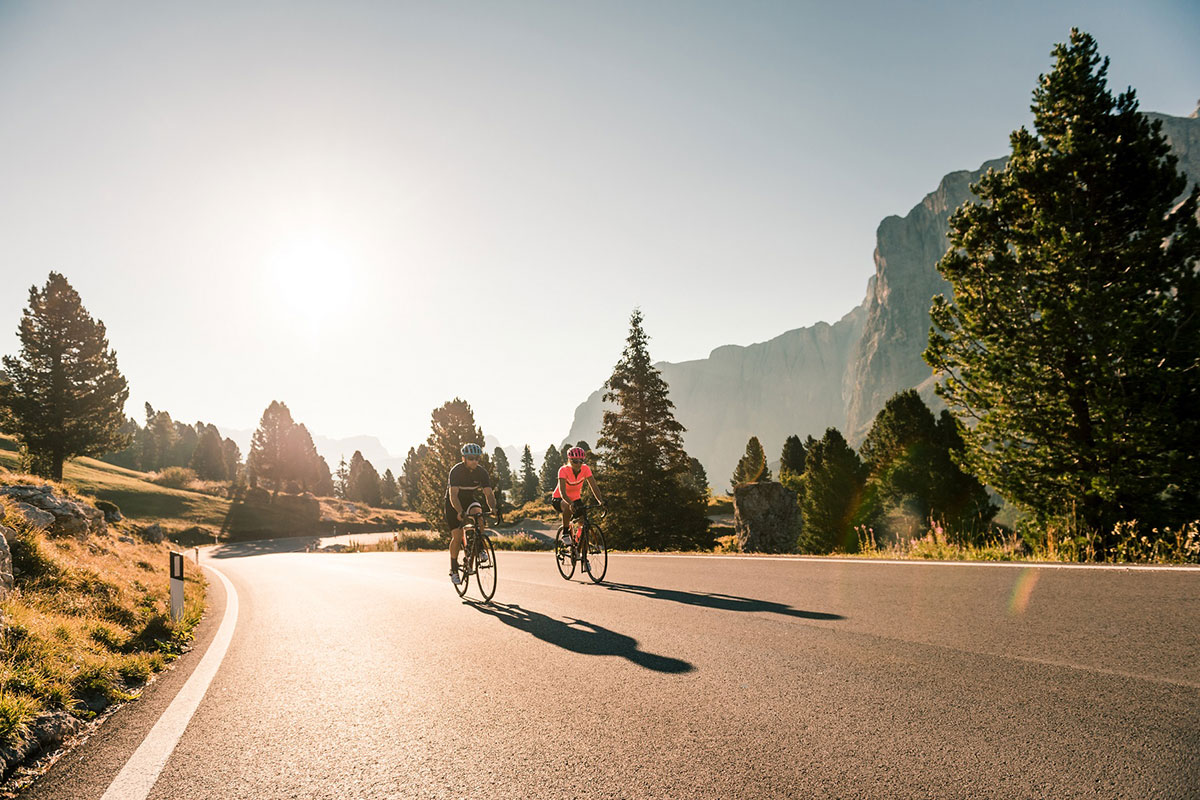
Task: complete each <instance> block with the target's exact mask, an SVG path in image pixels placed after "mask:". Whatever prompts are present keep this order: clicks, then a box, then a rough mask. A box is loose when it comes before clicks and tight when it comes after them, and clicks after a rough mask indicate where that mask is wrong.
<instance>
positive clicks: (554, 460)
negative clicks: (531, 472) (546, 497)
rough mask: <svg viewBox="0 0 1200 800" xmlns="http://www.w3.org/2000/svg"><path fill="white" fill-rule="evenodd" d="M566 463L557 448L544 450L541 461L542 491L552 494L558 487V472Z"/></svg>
mask: <svg viewBox="0 0 1200 800" xmlns="http://www.w3.org/2000/svg"><path fill="white" fill-rule="evenodd" d="M565 463H566V460H565V459H564V457H563V454H562V453H560V452H559V450H558V448H557V447H555V446H554V445H550V446H549V447H547V448H546V456H545V458H543V459H542V491H543V492H553V491H554V487H555V486H558V470H559V468H560V467H561V466H562V465H563V464H565Z"/></svg>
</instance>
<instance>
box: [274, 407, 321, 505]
mask: <svg viewBox="0 0 1200 800" xmlns="http://www.w3.org/2000/svg"><path fill="white" fill-rule="evenodd" d="M281 455H282V458H283V464H282V472H281V477H282V479H283V480H284V481H285V482H287V483H289V484H293V485H294V487H293V488H296V489H298V490H299V491H302V492H310V491H315V489H316V486H317V484H319V483H322V482H323V480H322V479H323V478H324V475H325V474H328V472H329V466H328V465H325V466H324V470H322V465H324V460H323V459H322V458H321V456H320V455H319V454H318V453H317V447H316V445H315V444H313V439H312V434H310V433H309V432H308V427H307V426H306V425H305V424H304V423H302V422H301V423H297V424H295V425H292V427H291V428H290V429H289V430H288V431H287V433H286V434H285V435H284V447H283V452H282V454H281ZM323 473H324V474H323Z"/></svg>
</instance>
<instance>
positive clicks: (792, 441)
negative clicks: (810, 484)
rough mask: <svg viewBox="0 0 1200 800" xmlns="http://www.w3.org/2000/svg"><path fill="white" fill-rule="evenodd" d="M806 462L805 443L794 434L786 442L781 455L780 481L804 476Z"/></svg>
mask: <svg viewBox="0 0 1200 800" xmlns="http://www.w3.org/2000/svg"><path fill="white" fill-rule="evenodd" d="M804 460H805V450H804V442H802V441H800V437H799V436H796V435H795V434H792V435H791V436H789V437H787V439H785V440H784V442H783V451H782V452H781V453H780V454H779V480H780V481H784V480H786V479H787V478H789V477H791V476H797V477H798V476H800V475H803V474H804Z"/></svg>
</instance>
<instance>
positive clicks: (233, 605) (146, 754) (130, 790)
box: [100, 565, 238, 800]
mask: <svg viewBox="0 0 1200 800" xmlns="http://www.w3.org/2000/svg"><path fill="white" fill-rule="evenodd" d="M206 566H207V565H206ZM208 569H210V570H212V571H213V573H215V574H216V576H217V577H218V578H220V579H221V583H223V584H224V585H225V597H226V600H225V616H224V617H223V618H222V619H221V626H220V627H219V628H218V629H217V635H216V636H215V637H214V638H213V640H212V643H211V644H209V646H208V650H207V651H206V652H205V653H204V657H203V658H201V659H200V663H199V664H198V665H197V666H196V669H195V670H193V672H192V674H191V676H190V677H189V678H188V679H187V682H186V683H184V684H183V688H182V689H180V690H179V694H177V695H176V696H175V699H174V700H172V701H171V704H170V705H169V706H167V710H166V711H164V712H163V715H162V716H161V717H159V719H158V722H156V723H154V727H153V728H151V729H150V732H149V733H148V734H146V739H145V740H144V741H143V742H142V743H141V745H140V746H139V747H138V749H137V750H136V751H134V753H133V755H132V756H130V757H129V761H128V762H127V763H126V764H125V766H124V767H123V768H122V769H121V771H120V772H119V773H118V774H117V777H116V778H114V779H113V782H112V785H111V786H109V787H108V791H107V792H105V793H104V796H103V797H102V798H100V800H145V798H146V797H147V796H148V795H149V794H150V790H151V789H152V788H154V782H155V781H157V780H158V776H159V774H160V773H161V772H162V771H163V767H165V766H166V765H167V759H168V758H170V757H171V753H172V752H174V750H175V745H176V744H178V743H179V738H180V737H181V736H183V731H184V729H185V728H187V725H188V722H189V721H191V719H192V714H194V713H195V712H196V707H197V706H199V705H200V701H201V700H202V699H204V693H205V692H206V691H208V685H209V684H210V683H212V679H213V676H214V675H216V674H217V669H218V668H219V667H220V666H221V661H222V659H224V658H225V651H226V650H228V649H229V642H230V640H231V639H232V638H233V629H234V627H236V626H237V617H238V595H237V590H236V589H234V588H233V584H232V583H230V582H229V579H228V578H226V577H225V576H224V575H223V574H222V573H221V572H220V570H217V569H215V568H214V567H208Z"/></svg>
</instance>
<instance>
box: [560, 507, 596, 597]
mask: <svg viewBox="0 0 1200 800" xmlns="http://www.w3.org/2000/svg"><path fill="white" fill-rule="evenodd" d="M603 508H604V507H603V506H601V505H597V504H596V503H589V504H588V505H586V506H584V507H583V508H582V509H581V510H580V512H579V513H578V515H577V516H576V517H575V518H574V519H572V520H571V526H570V529H569V530H567V531H563V529H562V528H561V527H560V528H559V529H558V535H556V536H555V537H554V560H555V562H557V564H558V574H560V575H562V576H563V579H565V580H570V579H571V576H572V575H574V574H575V566H576V564H579V565H580V569H582V570H583V571H584V572H586V573H587V574H588V577H589V578H591V579H592V583H599V582H600V581H602V580H604V574H605V573H606V572H608V543H607V542H605V540H604V531H602V530H601V529H600V523H599V522H595V521H593V520H592V518H591V515H592V512H593V511H595V510H596V509H603ZM606 513H608V512H607V511H606V510H602V511H601V512H600V516H601V517H603V516H604V514H606Z"/></svg>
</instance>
